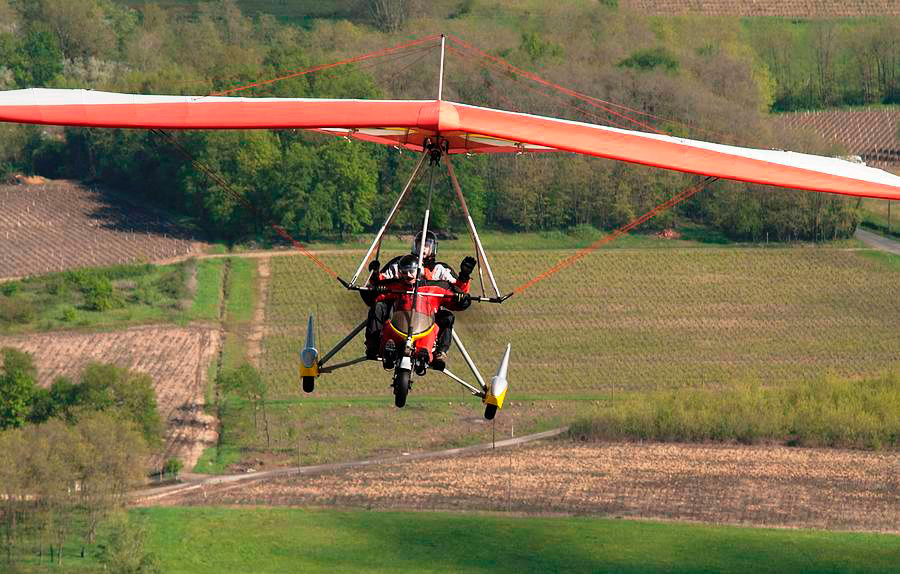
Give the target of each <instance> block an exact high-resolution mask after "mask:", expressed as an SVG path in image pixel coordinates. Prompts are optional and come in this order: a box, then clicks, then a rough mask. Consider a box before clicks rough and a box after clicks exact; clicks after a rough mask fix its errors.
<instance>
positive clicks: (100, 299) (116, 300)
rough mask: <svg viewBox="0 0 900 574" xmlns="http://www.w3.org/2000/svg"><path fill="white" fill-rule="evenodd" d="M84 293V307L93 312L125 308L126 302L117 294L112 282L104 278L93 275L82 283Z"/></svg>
mask: <svg viewBox="0 0 900 574" xmlns="http://www.w3.org/2000/svg"><path fill="white" fill-rule="evenodd" d="M81 292H82V293H84V306H85V308H86V309H89V310H91V311H109V310H110V309H117V308H119V307H123V306H124V302H123V301H122V298H121V297H120V296H119V294H118V293H116V292H115V290H114V289H113V286H112V282H111V281H110V280H109V279H108V278H106V277H103V276H100V275H93V276H90V277H89V278H86V279H84V280H83V282H82V283H81Z"/></svg>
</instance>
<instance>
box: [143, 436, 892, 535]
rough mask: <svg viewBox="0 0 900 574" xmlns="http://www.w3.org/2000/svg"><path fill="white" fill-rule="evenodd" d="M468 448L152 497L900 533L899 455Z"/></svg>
mask: <svg viewBox="0 0 900 574" xmlns="http://www.w3.org/2000/svg"><path fill="white" fill-rule="evenodd" d="M487 446H488V447H489V446H490V445H487ZM457 454H460V453H457ZM463 454H465V456H440V457H432V458H430V459H429V460H422V459H418V460H415V459H414V460H409V459H408V457H403V459H402V460H396V458H395V460H394V461H389V460H388V461H384V462H378V463H377V464H366V465H360V466H353V467H342V466H337V467H335V468H328V469H324V470H323V471H320V472H315V473H303V474H302V475H301V474H298V473H297V472H292V473H285V474H284V475H281V476H278V475H273V476H270V477H268V478H267V479H265V480H255V481H248V482H241V483H235V484H228V485H226V484H221V485H219V486H218V487H215V486H211V485H206V486H199V485H198V486H195V487H194V488H193V489H191V490H187V491H182V492H180V493H179V494H180V495H181V496H171V497H169V498H168V499H166V500H164V501H160V500H159V499H157V500H156V501H148V502H149V503H150V504H160V503H161V504H180V505H217V506H218V505H224V506H228V505H253V506H258V505H264V506H306V507H310V506H311V507H322V506H326V507H338V508H367V509H379V510H389V509H396V510H441V511H470V512H471V511H474V512H485V511H488V512H513V513H516V514H525V515H546V514H560V515H578V516H585V515H587V516H604V517H617V518H631V519H650V520H677V521H687V522H700V523H712V524H742V525H753V526H764V527H779V528H814V529H829V530H844V531H848V530H849V531H852V530H858V531H874V532H888V533H900V526H898V525H900V478H898V476H897V474H896V470H897V468H898V464H900V452H898V451H897V450H888V451H880V452H872V451H861V450H846V449H829V448H795V447H794V448H792V447H785V446H773V445H738V444H682V443H643V442H641V443H635V442H613V443H607V442H582V441H578V440H572V439H562V438H560V439H558V440H554V441H545V442H533V443H531V444H525V445H521V446H516V447H514V448H506V449H503V450H500V449H497V450H491V449H490V448H482V449H480V450H478V451H473V452H466V453H463Z"/></svg>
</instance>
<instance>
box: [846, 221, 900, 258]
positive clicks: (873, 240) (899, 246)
mask: <svg viewBox="0 0 900 574" xmlns="http://www.w3.org/2000/svg"><path fill="white" fill-rule="evenodd" d="M855 237H856V238H857V239H859V240H860V241H862V242H863V243H865V244H866V245H869V246H871V247H874V248H875V249H879V250H881V251H887V252H888V253H893V254H894V255H900V241H894V240H893V239H891V238H889V237H884V236H882V235H878V234H877V233H872V232H871V231H866V230H865V229H860V228H859V227H857V228H856V235H855Z"/></svg>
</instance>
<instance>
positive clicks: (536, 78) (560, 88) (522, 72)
mask: <svg viewBox="0 0 900 574" xmlns="http://www.w3.org/2000/svg"><path fill="white" fill-rule="evenodd" d="M447 38H448V39H449V40H450V41H451V42H454V41H456V42H458V43H459V44H460V45H464V46H467V47H468V48H469V49H470V50H471V51H474V52H475V53H477V54H480V55H482V57H483V58H485V59H489V60H493V61H496V62H498V64H497V65H498V66H502V67H504V68H506V69H507V70H508V71H512V72H513V73H515V74H518V75H521V76H524V77H527V78H529V79H531V80H533V81H535V82H538V83H541V84H544V85H547V86H549V87H553V88H554V89H556V90H557V91H562V92H563V93H568V92H572V93H573V94H578V95H577V96H574V97H577V98H578V99H581V100H583V101H587V102H588V103H591V101H593V102H597V103H598V104H604V105H606V106H612V107H614V108H619V109H621V110H625V111H628V112H630V113H632V114H637V115H640V116H644V117H648V118H651V119H653V120H656V121H658V122H660V123H670V124H674V125H678V126H681V127H684V128H687V129H688V130H691V131H695V132H702V133H706V134H710V135H714V136H717V137H720V138H724V139H728V138H731V137H733V134H732V135H729V134H726V133H723V132H719V131H715V130H710V129H707V128H703V127H700V126H696V125H691V124H688V123H685V122H683V121H680V120H675V119H671V118H664V117H661V116H657V115H654V114H652V113H650V112H647V111H643V110H638V109H636V108H632V107H629V106H626V105H624V104H619V103H616V102H611V101H609V100H604V99H602V98H598V97H595V96H591V95H589V94H582V93H580V92H576V91H575V90H570V89H568V88H565V87H563V86H560V85H559V84H554V83H553V82H550V81H547V80H544V79H543V78H541V77H540V76H537V75H536V74H533V73H531V72H528V71H527V70H522V69H520V68H517V67H516V66H513V65H512V64H510V63H508V62H506V61H505V60H503V59H502V58H498V57H495V56H491V55H489V54H487V53H486V52H484V51H482V50H479V49H478V48H475V47H474V46H471V45H469V44H466V43H465V42H464V41H463V40H462V39H460V38H458V37H456V36H453V35H452V34H448V35H447ZM591 105H594V104H591ZM597 107H601V108H602V109H606V108H605V107H604V106H602V105H599V106H597ZM617 115H619V114H617ZM622 117H624V118H627V116H624V115H623V116H622ZM628 119H630V120H631V121H633V122H635V123H637V124H638V125H641V126H644V127H648V128H649V129H651V130H653V131H655V132H656V133H660V134H663V133H665V132H660V131H658V130H656V129H654V128H652V127H650V126H646V125H645V124H643V123H640V122H637V121H636V120H633V119H632V118H628Z"/></svg>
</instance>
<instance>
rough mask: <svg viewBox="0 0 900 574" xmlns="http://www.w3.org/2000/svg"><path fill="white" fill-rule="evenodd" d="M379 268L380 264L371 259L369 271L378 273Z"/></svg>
mask: <svg viewBox="0 0 900 574" xmlns="http://www.w3.org/2000/svg"><path fill="white" fill-rule="evenodd" d="M380 268H381V263H379V262H378V260H377V259H373V260H372V261H370V262H369V271H378V270H379V269H380Z"/></svg>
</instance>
